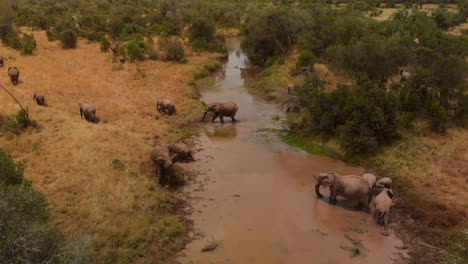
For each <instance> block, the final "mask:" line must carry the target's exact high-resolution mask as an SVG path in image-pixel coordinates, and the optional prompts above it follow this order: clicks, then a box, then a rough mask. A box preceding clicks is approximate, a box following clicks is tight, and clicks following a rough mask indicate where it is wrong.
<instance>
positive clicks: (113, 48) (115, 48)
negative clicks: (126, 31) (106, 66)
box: [110, 41, 120, 54]
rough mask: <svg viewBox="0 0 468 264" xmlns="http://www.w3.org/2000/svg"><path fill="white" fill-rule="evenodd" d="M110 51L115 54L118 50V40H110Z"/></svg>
mask: <svg viewBox="0 0 468 264" xmlns="http://www.w3.org/2000/svg"><path fill="white" fill-rule="evenodd" d="M110 50H111V51H112V53H114V54H117V53H118V52H119V51H120V44H119V43H118V42H115V41H114V42H112V43H111V45H110Z"/></svg>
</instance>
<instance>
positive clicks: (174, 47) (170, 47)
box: [159, 38, 187, 63]
mask: <svg viewBox="0 0 468 264" xmlns="http://www.w3.org/2000/svg"><path fill="white" fill-rule="evenodd" d="M159 49H160V50H161V52H162V53H163V54H164V55H165V59H166V60H170V61H176V62H181V63H184V62H186V61H187V58H186V57H185V51H184V47H183V46H182V43H181V42H180V41H179V40H178V39H171V38H162V39H160V40H159Z"/></svg>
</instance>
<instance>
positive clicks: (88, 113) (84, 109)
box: [80, 102, 96, 123]
mask: <svg viewBox="0 0 468 264" xmlns="http://www.w3.org/2000/svg"><path fill="white" fill-rule="evenodd" d="M80 115H81V118H83V116H84V118H85V119H86V121H89V122H93V123H96V106H95V105H94V104H92V103H88V102H81V103H80Z"/></svg>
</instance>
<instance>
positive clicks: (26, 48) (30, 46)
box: [21, 34, 37, 55]
mask: <svg viewBox="0 0 468 264" xmlns="http://www.w3.org/2000/svg"><path fill="white" fill-rule="evenodd" d="M36 47H37V45H36V40H35V39H34V36H33V35H32V34H24V35H23V37H22V38H21V53H23V54H26V55H27V54H32V53H33V51H34V50H35V49H36Z"/></svg>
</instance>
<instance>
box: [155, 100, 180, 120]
mask: <svg viewBox="0 0 468 264" xmlns="http://www.w3.org/2000/svg"><path fill="white" fill-rule="evenodd" d="M156 109H157V110H158V112H160V113H161V112H162V113H164V114H167V115H170V116H171V115H173V114H175V113H176V112H177V111H176V107H175V104H174V103H173V102H172V101H171V100H169V99H158V101H157V102H156Z"/></svg>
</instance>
